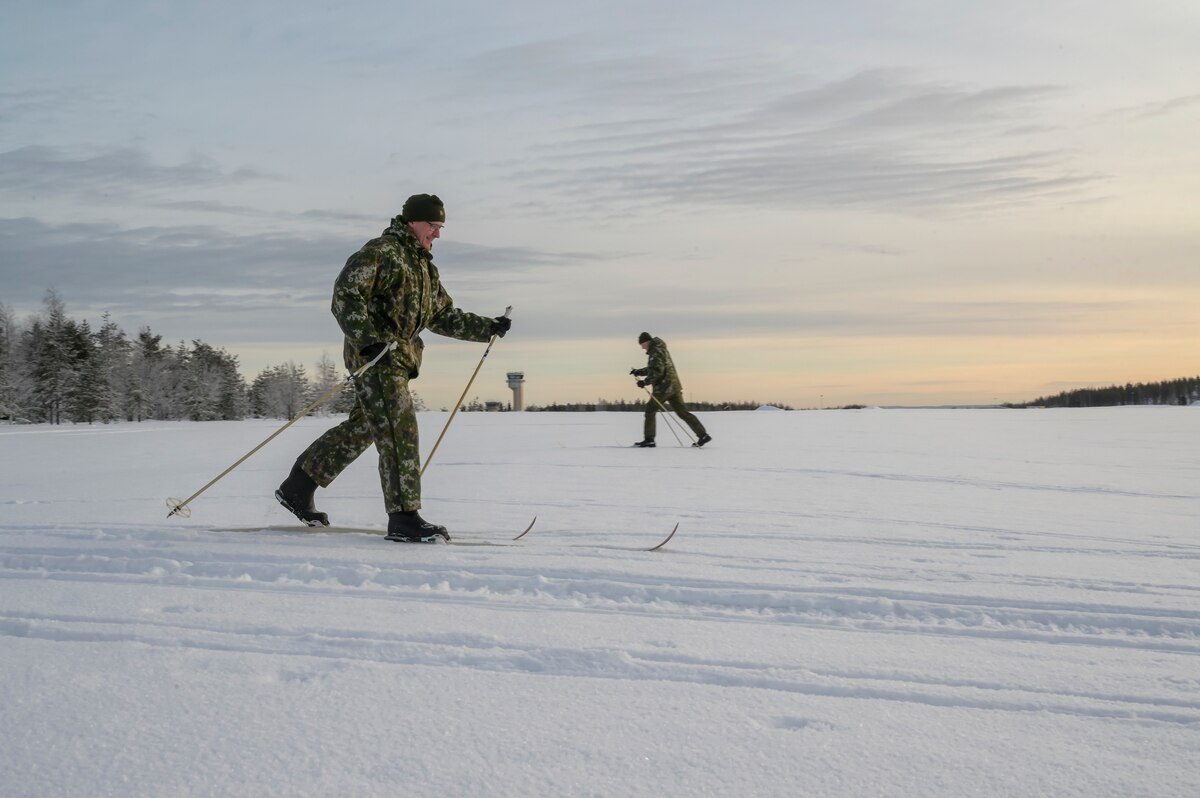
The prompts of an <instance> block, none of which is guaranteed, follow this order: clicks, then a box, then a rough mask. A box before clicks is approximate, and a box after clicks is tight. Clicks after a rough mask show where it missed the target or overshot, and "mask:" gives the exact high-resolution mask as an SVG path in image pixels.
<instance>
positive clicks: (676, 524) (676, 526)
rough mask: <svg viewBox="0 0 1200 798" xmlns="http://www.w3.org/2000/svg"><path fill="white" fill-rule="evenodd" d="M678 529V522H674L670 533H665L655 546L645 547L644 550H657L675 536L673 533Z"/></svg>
mask: <svg viewBox="0 0 1200 798" xmlns="http://www.w3.org/2000/svg"><path fill="white" fill-rule="evenodd" d="M678 531H679V523H678V522H676V523H675V528H674V529H672V530H671V534H669V535H667V536H666V538H664V539H663V542H662V543H659V544H658V545H657V546H651V547H650V548H648V549H646V551H658V550H659V549H661V548H662V547H663V546H665V545H667V541H669V540H670V539H671V538H673V537H675V533H676V532H678Z"/></svg>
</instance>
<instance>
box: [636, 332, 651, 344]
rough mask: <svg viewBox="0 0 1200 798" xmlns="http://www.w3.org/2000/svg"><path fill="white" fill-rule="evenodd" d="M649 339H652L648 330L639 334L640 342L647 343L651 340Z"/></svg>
mask: <svg viewBox="0 0 1200 798" xmlns="http://www.w3.org/2000/svg"><path fill="white" fill-rule="evenodd" d="M649 340H650V333H648V332H644V333H642V334H641V335H639V336H638V343H639V344H644V343H646V342H647V341H649Z"/></svg>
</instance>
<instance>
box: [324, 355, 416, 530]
mask: <svg viewBox="0 0 1200 798" xmlns="http://www.w3.org/2000/svg"><path fill="white" fill-rule="evenodd" d="M354 398H355V402H354V409H353V410H351V411H350V417H349V418H347V419H346V420H345V421H343V422H342V423H341V424H338V425H337V426H336V427H334V428H333V429H331V430H329V431H328V432H326V433H325V434H324V435H322V436H321V437H319V438H317V439H316V440H315V441H313V442H312V445H310V446H309V447H308V448H307V449H306V450H305V451H304V455H303V457H304V459H303V461H302V462H301V468H303V469H304V473H306V474H308V475H309V476H310V477H312V479H313V481H314V482H316V483H317V484H318V485H320V486H321V487H323V488H326V487H329V483H331V482H333V480H335V479H337V476H338V474H340V473H342V472H343V471H344V470H346V467H347V466H349V465H350V464H351V463H353V462H354V461H355V460H356V459H357V458H358V456H359V455H360V454H362V453H363V452H364V451H366V448H367V447H368V446H370V445H371V444H372V443H374V444H375V449H376V450H377V451H378V452H379V481H380V483H381V484H382V485H383V503H384V506H385V507H386V508H387V511H388V512H389V513H395V512H400V511H402V510H419V509H421V450H420V446H419V444H418V439H417V414H416V411H415V410H414V408H413V401H412V394H410V393H409V392H408V370H407V369H404V368H398V367H396V366H394V365H392V364H391V363H385V362H383V361H381V362H379V363H377V364H375V365H374V366H372V367H371V368H370V369H368V370H367V371H366V372H365V373H364V374H362V375H361V376H360V377H359V378H358V379H356V380H355V381H354Z"/></svg>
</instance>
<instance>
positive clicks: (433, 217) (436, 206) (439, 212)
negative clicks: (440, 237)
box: [400, 194, 446, 223]
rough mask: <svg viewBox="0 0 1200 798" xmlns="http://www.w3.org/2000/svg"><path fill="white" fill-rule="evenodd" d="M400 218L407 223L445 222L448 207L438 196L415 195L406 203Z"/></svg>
mask: <svg viewBox="0 0 1200 798" xmlns="http://www.w3.org/2000/svg"><path fill="white" fill-rule="evenodd" d="M400 216H401V217H402V218H403V219H404V221H406V222H443V223H444V222H445V221H446V206H445V205H443V204H442V201H441V200H440V199H439V198H438V195H437V194H413V195H412V196H411V197H409V198H408V199H407V200H405V201H404V209H403V210H402V211H400Z"/></svg>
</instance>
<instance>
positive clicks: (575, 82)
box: [471, 42, 1102, 212]
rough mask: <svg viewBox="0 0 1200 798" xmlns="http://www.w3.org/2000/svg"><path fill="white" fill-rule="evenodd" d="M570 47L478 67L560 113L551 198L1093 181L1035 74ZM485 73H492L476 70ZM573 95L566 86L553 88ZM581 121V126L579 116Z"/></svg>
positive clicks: (497, 58) (707, 199) (542, 141)
mask: <svg viewBox="0 0 1200 798" xmlns="http://www.w3.org/2000/svg"><path fill="white" fill-rule="evenodd" d="M645 58H646V57H645V56H636V57H630V58H628V59H626V60H624V61H621V60H620V59H619V58H617V57H616V56H611V57H605V56H604V54H602V53H596V52H591V53H589V52H588V51H586V50H584V51H582V52H581V51H580V49H579V48H571V47H568V46H566V45H565V44H564V43H561V42H543V43H541V44H539V45H526V46H524V47H521V48H506V49H505V50H502V51H496V52H494V53H491V54H489V55H488V56H487V57H482V58H480V59H479V60H478V62H477V63H476V64H475V65H474V66H475V67H476V68H477V69H478V70H480V72H478V73H474V72H473V73H472V74H471V77H472V78H478V79H479V80H485V81H491V82H495V83H497V84H498V85H505V86H506V87H508V88H509V90H510V91H513V90H515V91H517V93H518V95H528V94H529V93H530V92H531V91H533V90H531V89H529V88H527V87H528V86H529V85H530V84H528V83H526V82H525V81H526V80H527V79H528V78H529V76H530V75H532V74H533V73H535V72H536V73H538V74H542V75H549V76H551V77H548V78H546V77H543V78H542V79H541V80H540V81H539V82H538V83H536V84H534V85H536V86H537V87H538V89H537V91H539V92H541V96H542V98H543V99H545V100H550V99H553V101H555V102H556V103H558V106H557V107H558V108H559V114H558V115H559V117H560V118H561V119H562V120H563V124H561V125H560V126H556V127H554V128H552V129H550V130H547V131H545V132H544V133H542V134H540V135H539V134H537V133H534V134H532V138H533V140H532V142H531V146H532V147H533V148H535V149H536V153H535V156H536V157H533V158H530V159H529V161H530V162H534V163H536V164H537V166H536V167H534V168H529V167H517V168H515V169H512V170H511V171H510V172H509V176H510V177H511V178H512V179H513V180H514V181H519V182H524V183H529V184H534V185H538V186H540V187H541V188H543V189H544V190H547V191H552V192H554V194H555V196H556V198H562V197H567V198H569V199H568V201H573V202H575V203H586V204H587V205H589V206H592V207H594V206H595V205H596V204H600V205H601V206H602V207H603V206H605V205H608V206H611V205H612V204H614V203H619V204H620V205H621V207H623V208H628V207H631V206H633V207H642V208H644V209H645V210H651V209H659V208H663V207H665V206H669V205H677V204H679V203H687V204H692V205H707V206H713V205H718V206H746V207H751V208H759V207H764V206H770V207H781V206H782V207H796V208H805V207H829V206H854V207H866V208H875V209H887V210H902V211H904V210H907V211H920V212H923V211H927V210H929V209H936V208H950V207H954V208H955V209H956V210H958V211H960V212H961V211H962V210H963V209H964V208H968V207H971V206H976V207H992V206H995V205H999V204H1009V203H1020V202H1026V201H1030V200H1033V199H1037V198H1044V197H1046V196H1056V197H1064V198H1070V197H1076V198H1083V197H1086V196H1087V192H1088V190H1089V189H1091V188H1093V187H1094V186H1095V185H1096V184H1097V183H1098V181H1100V180H1101V178H1102V176H1101V175H1098V174H1095V173H1093V172H1090V171H1087V170H1081V169H1078V168H1076V167H1074V166H1073V165H1072V155H1073V153H1072V150H1071V148H1070V146H1069V145H1064V144H1062V143H1061V142H1059V143H1056V144H1055V145H1053V146H1046V144H1045V143H1044V142H1045V133H1046V132H1047V131H1049V130H1052V129H1053V128H1052V127H1051V126H1050V125H1049V123H1048V122H1047V124H1046V125H1043V126H1039V125H1035V124H1033V122H1034V121H1035V120H1039V119H1046V120H1048V119H1050V118H1051V117H1050V115H1049V113H1048V111H1047V106H1048V105H1049V104H1050V103H1051V101H1053V100H1055V99H1057V98H1058V97H1059V96H1060V95H1061V90H1060V89H1058V88H1056V87H1053V86H1045V85H1041V86H1039V85H1031V86H1024V85H1010V86H983V87H978V86H967V85H956V84H951V83H947V82H941V81H930V80H922V79H921V78H919V77H918V76H917V75H915V74H914V73H912V72H911V71H908V70H883V69H875V70H868V71H863V72H860V73H857V74H853V75H850V76H848V77H846V78H843V79H839V80H834V81H823V82H822V81H816V80H814V79H812V78H810V77H806V76H803V75H797V74H792V73H789V72H786V71H784V72H777V71H773V68H779V65H772V64H768V63H765V62H759V63H757V64H754V63H749V62H747V61H745V60H742V61H738V62H734V63H729V64H726V65H724V66H723V67H722V68H720V69H719V68H717V67H714V66H713V65H712V64H703V65H699V66H692V65H689V64H687V63H684V62H680V61H675V62H670V61H668V60H667V59H665V58H663V57H659V58H655V59H654V61H655V63H654V64H653V65H652V66H648V65H646V64H645V63H643V62H644V60H645ZM484 70H486V77H485V76H484V75H483V71H484ZM560 81H561V82H562V85H566V84H568V83H569V84H570V85H571V86H572V87H573V93H572V94H571V95H569V96H565V95H563V94H562V93H561V88H562V86H561V85H560ZM577 120H585V121H577Z"/></svg>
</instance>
